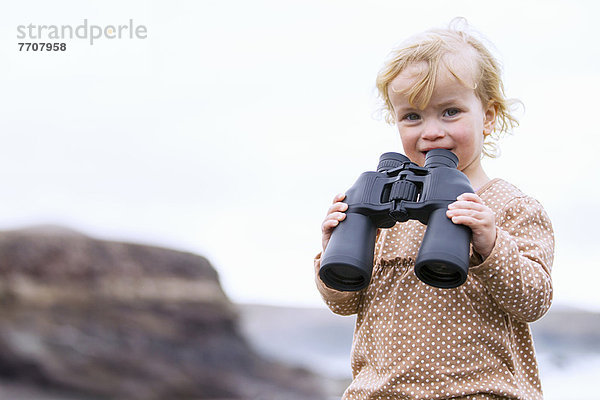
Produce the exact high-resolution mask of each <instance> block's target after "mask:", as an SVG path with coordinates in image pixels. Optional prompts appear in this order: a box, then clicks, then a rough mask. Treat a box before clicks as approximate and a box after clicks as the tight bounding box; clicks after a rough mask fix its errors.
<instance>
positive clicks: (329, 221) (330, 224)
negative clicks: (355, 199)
mask: <svg viewBox="0 0 600 400" xmlns="http://www.w3.org/2000/svg"><path fill="white" fill-rule="evenodd" d="M344 198H346V195H345V194H338V195H336V196H335V197H334V198H333V205H332V206H331V207H329V211H327V216H326V217H325V220H324V221H323V224H322V225H321V232H322V233H323V239H322V243H323V251H325V248H326V247H327V243H329V239H330V238H331V233H332V232H333V229H334V228H335V227H336V226H338V224H339V223H340V221H343V220H344V218H346V214H344V211H346V210H347V209H348V204H346V203H342V202H341V201H342V200H344Z"/></svg>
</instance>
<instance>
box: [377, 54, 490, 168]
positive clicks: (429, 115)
mask: <svg viewBox="0 0 600 400" xmlns="http://www.w3.org/2000/svg"><path fill="white" fill-rule="evenodd" d="M423 68H427V65H426V64H425V63H417V64H413V65H411V66H409V67H408V68H406V69H405V70H404V71H402V72H401V73H400V74H399V75H398V76H397V77H396V78H394V80H393V81H392V82H391V83H390V85H389V88H388V93H389V97H390V101H391V103H392V105H393V107H394V114H395V117H396V126H397V127H398V131H399V132H400V138H401V140H402V146H403V147H404V152H405V154H406V155H407V156H408V158H410V159H411V161H413V162H416V163H417V164H419V165H423V164H424V162H425V154H426V153H427V151H429V150H431V149H436V148H444V149H448V150H451V151H452V152H453V153H454V154H456V155H457V156H458V159H459V165H458V168H459V170H461V171H463V172H464V173H465V174H466V175H467V176H469V177H471V176H474V175H473V174H475V173H478V172H482V171H483V170H482V167H481V162H480V160H481V151H482V148H483V138H484V136H483V133H484V130H485V131H486V132H487V131H489V132H491V130H492V129H493V126H494V121H495V117H496V112H495V108H494V107H493V106H491V105H490V106H488V107H485V108H484V107H483V105H482V104H481V101H480V100H479V98H478V97H477V95H476V94H475V90H474V89H473V86H471V87H470V88H469V87H468V86H467V84H470V82H468V80H466V83H463V82H462V81H460V80H458V79H457V78H456V77H455V76H454V75H452V74H451V72H450V71H449V70H447V69H446V68H440V71H439V72H438V76H437V79H436V84H435V87H434V89H433V95H432V97H431V99H430V101H429V103H428V104H427V106H425V108H424V109H423V110H421V109H419V108H417V107H416V106H413V105H411V104H410V102H409V100H408V94H407V91H408V89H409V88H411V87H412V86H413V85H414V84H415V82H417V81H418V79H419V77H420V76H421V73H422V72H423ZM457 72H458V75H459V76H461V78H462V77H469V79H470V76H472V75H473V74H472V73H470V72H469V71H457Z"/></svg>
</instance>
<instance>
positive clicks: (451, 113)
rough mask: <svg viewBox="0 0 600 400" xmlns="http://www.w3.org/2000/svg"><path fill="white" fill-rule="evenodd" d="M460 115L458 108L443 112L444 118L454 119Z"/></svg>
mask: <svg viewBox="0 0 600 400" xmlns="http://www.w3.org/2000/svg"><path fill="white" fill-rule="evenodd" d="M458 114H460V110H459V109H458V108H449V109H447V110H446V111H444V117H456V116H457V115H458Z"/></svg>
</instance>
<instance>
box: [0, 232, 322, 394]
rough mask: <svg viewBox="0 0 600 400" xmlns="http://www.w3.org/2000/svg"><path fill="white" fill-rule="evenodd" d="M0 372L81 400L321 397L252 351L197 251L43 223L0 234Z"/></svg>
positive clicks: (313, 386) (303, 376) (296, 375)
mask: <svg viewBox="0 0 600 400" xmlns="http://www.w3.org/2000/svg"><path fill="white" fill-rule="evenodd" d="M0 378H2V379H4V380H10V381H11V382H29V383H30V384H31V385H34V386H35V385H37V386H41V387H48V388H52V389H53V390H56V389H61V390H65V391H68V392H70V393H80V394H81V395H82V396H83V397H81V398H85V399H86V400H87V399H107V398H109V399H127V400H154V399H173V400H176V399H290V400H303V399H307V400H308V399H311V400H314V399H320V398H322V395H321V389H320V386H319V380H318V379H317V378H316V377H315V376H313V375H311V374H310V373H309V372H307V371H306V370H303V369H298V368H291V367H288V366H285V365H282V364H279V363H275V362H273V361H269V360H266V359H264V358H261V357H260V356H259V355H257V354H256V353H255V352H254V351H253V349H252V348H251V347H250V346H249V344H248V342H247V341H246V339H245V338H244V337H243V335H242V334H241V333H240V330H239V327H238V313H237V309H236V307H235V306H234V305H233V304H232V303H231V302H230V301H229V300H228V298H227V296H226V295H225V293H224V292H223V290H222V288H221V286H220V284H219V279H218V275H217V273H216V271H215V270H214V268H212V266H211V265H210V263H209V262H208V261H207V260H206V259H205V258H204V257H201V256H198V255H194V254H191V253H185V252H180V251H175V250H169V249H164V248H159V247H153V246H144V245H138V244H129V243H120V242H111V241H103V240H96V239H93V238H90V237H87V236H85V235H82V234H80V233H77V232H74V231H70V230H65V229H61V228H55V227H42V228H39V227H38V228H32V229H24V230H17V231H10V232H3V233H0Z"/></svg>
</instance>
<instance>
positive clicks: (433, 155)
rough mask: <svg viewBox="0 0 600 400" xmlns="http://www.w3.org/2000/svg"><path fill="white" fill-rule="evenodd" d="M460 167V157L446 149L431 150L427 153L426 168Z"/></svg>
mask: <svg viewBox="0 0 600 400" xmlns="http://www.w3.org/2000/svg"><path fill="white" fill-rule="evenodd" d="M436 167H448V168H456V167H458V157H456V155H455V154H454V153H452V152H450V151H448V150H446V149H433V150H429V151H428V152H427V154H426V155H425V168H436Z"/></svg>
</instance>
